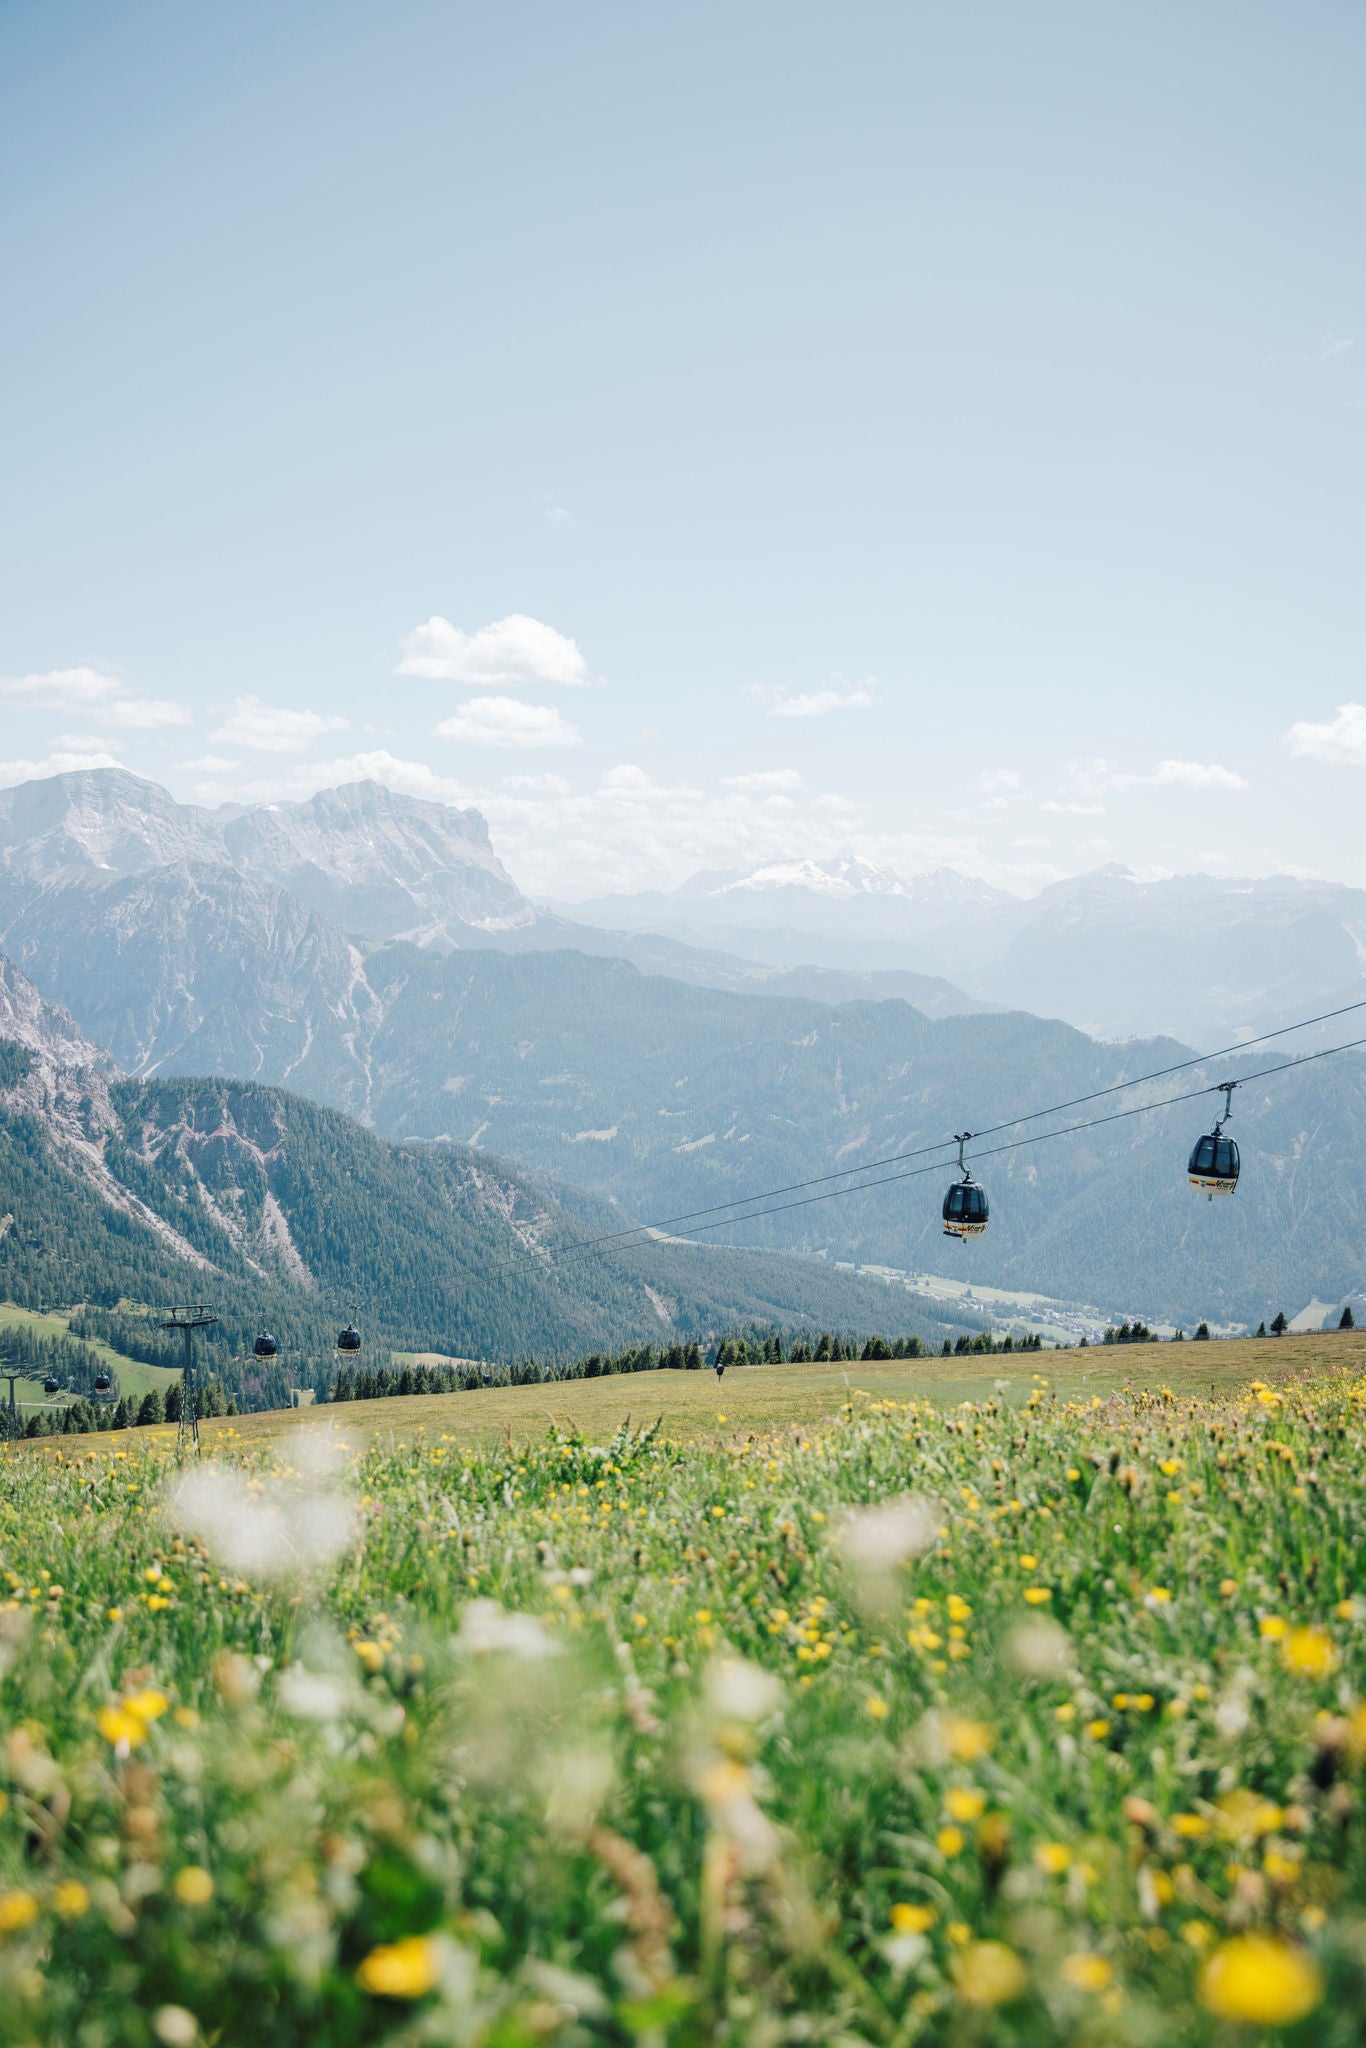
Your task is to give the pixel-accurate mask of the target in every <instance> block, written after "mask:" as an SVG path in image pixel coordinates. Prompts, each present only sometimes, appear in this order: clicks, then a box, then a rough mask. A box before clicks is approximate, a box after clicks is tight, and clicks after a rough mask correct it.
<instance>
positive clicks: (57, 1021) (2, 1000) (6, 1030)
mask: <svg viewBox="0 0 1366 2048" xmlns="http://www.w3.org/2000/svg"><path fill="white" fill-rule="evenodd" d="M0 1038H7V1039H9V1040H10V1042H11V1044H14V1045H22V1046H25V1047H27V1049H28V1050H29V1051H30V1052H32V1053H36V1054H37V1055H38V1056H39V1058H40V1059H42V1060H46V1061H47V1062H49V1063H50V1064H51V1065H52V1066H53V1067H92V1068H94V1069H95V1070H96V1071H97V1072H100V1073H112V1072H113V1071H114V1062H113V1060H112V1059H110V1057H109V1054H108V1053H107V1052H105V1051H104V1050H103V1048H102V1047H100V1046H97V1045H92V1044H91V1042H90V1040H89V1039H88V1038H87V1037H86V1035H85V1033H84V1032H83V1031H82V1030H81V1027H80V1025H79V1024H78V1023H77V1022H76V1019H75V1018H74V1017H73V1016H72V1015H71V1013H70V1011H68V1010H64V1009H62V1007H61V1005H60V1004H58V1003H48V1002H44V1000H43V998H42V997H41V996H40V995H39V993H38V991H37V989H36V988H35V987H34V986H33V983H32V982H31V981H30V980H29V979H28V976H27V975H25V974H21V973H20V972H19V969H18V968H17V967H16V966H15V964H14V962H13V961H12V960H7V959H6V958H5V956H4V954H3V953H0Z"/></svg>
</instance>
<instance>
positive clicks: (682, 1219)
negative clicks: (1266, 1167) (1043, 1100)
mask: <svg viewBox="0 0 1366 2048" xmlns="http://www.w3.org/2000/svg"><path fill="white" fill-rule="evenodd" d="M1363 1009H1366V998H1363V999H1362V1000H1361V1001H1359V1002H1355V1003H1344V1004H1343V1005H1342V1007H1341V1008H1340V1009H1337V1010H1324V1011H1323V1012H1322V1014H1321V1015H1319V1016H1317V1017H1304V1018H1301V1020H1300V1021H1299V1023H1298V1024H1282V1025H1281V1026H1279V1028H1278V1029H1277V1030H1275V1031H1262V1032H1259V1033H1258V1034H1257V1036H1256V1037H1255V1038H1245V1039H1243V1040H1241V1041H1240V1043H1239V1044H1237V1045H1225V1046H1220V1047H1219V1048H1218V1049H1217V1050H1216V1051H1214V1052H1203V1053H1197V1054H1195V1055H1194V1057H1193V1058H1191V1059H1188V1060H1177V1061H1176V1063H1175V1064H1174V1065H1173V1066H1170V1067H1158V1068H1156V1069H1155V1070H1154V1071H1153V1072H1152V1073H1150V1074H1135V1076H1134V1077H1133V1079H1132V1080H1131V1081H1114V1082H1112V1083H1111V1084H1110V1085H1109V1086H1108V1087H1106V1088H1095V1089H1092V1090H1091V1092H1090V1093H1089V1094H1087V1095H1074V1096H1072V1097H1071V1098H1070V1099H1069V1100H1068V1101H1066V1102H1055V1103H1053V1104H1052V1105H1051V1107H1049V1108H1048V1109H1031V1110H1029V1111H1028V1112H1027V1113H1026V1114H1025V1115H1024V1116H1016V1117H1007V1118H1006V1120H1005V1121H1004V1122H1003V1123H999V1124H989V1125H988V1126H987V1127H986V1128H985V1129H984V1130H981V1131H977V1132H975V1133H974V1134H973V1135H974V1136H976V1137H978V1138H992V1137H995V1136H996V1134H997V1133H998V1132H1000V1131H1013V1130H1016V1129H1018V1127H1019V1126H1020V1125H1021V1124H1028V1123H1036V1122H1037V1121H1038V1120H1039V1118H1040V1117H1045V1116H1061V1115H1062V1113H1063V1111H1064V1110H1068V1109H1080V1108H1081V1107H1082V1106H1083V1104H1084V1103H1087V1102H1099V1101H1101V1100H1102V1099H1103V1098H1104V1097H1105V1096H1107V1095H1123V1094H1125V1093H1126V1092H1127V1091H1128V1090H1129V1089H1130V1088H1141V1087H1143V1086H1144V1085H1145V1084H1146V1083H1147V1082H1149V1081H1163V1080H1166V1079H1167V1078H1168V1077H1169V1076H1170V1075H1172V1074H1184V1073H1187V1072H1189V1070H1190V1069H1191V1068H1192V1067H1203V1066H1208V1065H1209V1063H1210V1062H1211V1061H1212V1060H1221V1059H1226V1058H1229V1057H1231V1056H1232V1055H1233V1054H1234V1053H1240V1052H1246V1051H1247V1050H1248V1049H1249V1047H1251V1046H1254V1045H1265V1044H1267V1043H1268V1042H1269V1041H1270V1040H1271V1039H1273V1038H1285V1037H1287V1036H1288V1035H1289V1034H1290V1033H1291V1032H1292V1031H1308V1030H1309V1029H1310V1028H1311V1026H1313V1025H1315V1024H1327V1023H1329V1022H1331V1020H1332V1019H1333V1018H1334V1017H1346V1016H1348V1015H1349V1014H1350V1013H1351V1012H1352V1011H1354V1010H1363ZM1361 1042H1362V1041H1361V1040H1354V1041H1353V1043H1354V1044H1360V1043H1361ZM1329 1050H1330V1051H1333V1052H1347V1051H1350V1050H1351V1048H1350V1047H1349V1046H1333V1047H1330V1048H1329ZM1306 1057H1313V1058H1319V1057H1320V1055H1319V1054H1317V1053H1316V1054H1313V1055H1307V1056H1306ZM1289 1064H1290V1065H1291V1066H1295V1065H1298V1064H1299V1062H1298V1061H1294V1060H1292V1061H1290V1062H1289ZM1268 1071H1269V1072H1271V1073H1283V1072H1284V1071H1285V1069H1284V1068H1283V1067H1273V1068H1270V1069H1268ZM1246 1078H1247V1079H1248V1080H1257V1079H1258V1078H1259V1076H1257V1075H1255V1074H1250V1075H1248V1076H1247V1077H1246ZM1218 1085H1219V1084H1217V1083H1215V1084H1212V1085H1211V1087H1210V1088H1199V1089H1196V1091H1195V1093H1196V1094H1197V1095H1208V1094H1211V1093H1214V1092H1216V1091H1217V1088H1218ZM1169 1099H1170V1100H1172V1101H1176V1102H1188V1101H1190V1100H1191V1099H1192V1098H1191V1097H1190V1096H1173V1097H1171V1098H1169ZM1148 1106H1150V1107H1152V1108H1155V1109H1156V1108H1161V1107H1162V1105H1161V1104H1160V1103H1153V1104H1151V1105H1148ZM1078 1128H1080V1126H1078ZM956 1143H957V1139H956V1138H941V1139H939V1140H938V1141H937V1142H936V1143H935V1144H933V1145H917V1146H915V1147H914V1148H913V1149H912V1150H911V1151H909V1152H890V1153H888V1154H887V1156H886V1157H885V1158H883V1159H865V1160H864V1161H863V1162H862V1163H861V1164H860V1165H858V1166H845V1167H841V1168H840V1169H839V1170H838V1171H837V1172H834V1173H818V1174H814V1175H813V1176H812V1177H811V1179H810V1180H794V1181H789V1182H788V1183H787V1185H786V1186H785V1187H779V1188H764V1189H761V1190H760V1191H759V1193H758V1194H755V1195H733V1196H732V1197H731V1199H730V1201H728V1202H713V1203H712V1204H711V1205H710V1206H709V1207H707V1208H704V1209H686V1210H684V1211H683V1212H682V1213H681V1214H679V1215H676V1216H662V1217H660V1219H659V1220H658V1222H655V1223H633V1224H631V1225H629V1226H628V1227H626V1228H624V1229H622V1230H609V1231H606V1232H604V1233H602V1234H601V1235H600V1236H598V1237H592V1238H586V1239H584V1240H582V1241H581V1242H580V1243H578V1244H576V1245H574V1246H572V1247H571V1248H570V1249H569V1250H567V1251H566V1252H563V1253H561V1254H560V1255H559V1260H560V1262H561V1263H563V1262H564V1261H565V1260H567V1259H570V1258H574V1257H577V1256H578V1255H579V1254H580V1253H584V1252H590V1251H595V1250H596V1249H597V1248H598V1247H599V1246H605V1245H610V1244H614V1243H615V1242H616V1241H617V1239H619V1238H625V1237H636V1236H638V1235H639V1233H640V1232H641V1231H642V1230H644V1231H651V1230H668V1229H671V1228H672V1226H673V1225H674V1224H676V1223H693V1222H696V1221H698V1220H699V1219H700V1218H702V1217H705V1216H716V1215H719V1213H720V1212H721V1210H723V1209H744V1208H748V1207H749V1206H750V1205H751V1204H752V1203H755V1202H769V1201H773V1200H774V1199H775V1198H776V1197H777V1196H779V1195H793V1194H800V1193H803V1192H804V1191H805V1190H806V1189H807V1188H818V1187H824V1186H826V1185H827V1184H828V1183H829V1182H830V1181H833V1180H847V1179H849V1177H850V1175H852V1174H856V1173H875V1172H877V1171H878V1169H879V1168H880V1167H883V1166H899V1165H901V1164H902V1162H903V1161H905V1160H907V1159H924V1158H927V1157H928V1156H929V1154H930V1153H931V1152H945V1151H949V1150H951V1148H952V1146H954V1145H955V1144H956ZM978 1156H979V1157H986V1156H988V1155H985V1154H979V1155H978ZM952 1163H953V1161H952V1159H949V1160H944V1161H941V1162H940V1164H939V1166H938V1167H935V1168H933V1169H931V1170H932V1171H936V1172H937V1171H940V1170H942V1168H943V1166H946V1165H952ZM861 1185H867V1186H870V1187H881V1186H882V1185H883V1183H882V1182H881V1181H870V1182H867V1183H861ZM836 1193H843V1194H857V1193H858V1188H857V1187H852V1188H844V1189H837V1190H836ZM757 1213H758V1214H760V1215H763V1214H765V1213H767V1212H766V1211H763V1210H760V1211H758V1212H757ZM729 1220H730V1221H731V1222H732V1223H743V1222H745V1220H746V1219H745V1217H743V1216H732V1217H731V1218H730V1219H729ZM710 1227H711V1228H715V1227H716V1226H715V1225H712V1226H710Z"/></svg>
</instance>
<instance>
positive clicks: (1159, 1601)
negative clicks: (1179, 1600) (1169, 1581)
mask: <svg viewBox="0 0 1366 2048" xmlns="http://www.w3.org/2000/svg"><path fill="white" fill-rule="evenodd" d="M1171 1597H1172V1596H1171V1594H1170V1593H1169V1592H1168V1590H1167V1588H1166V1587H1165V1586H1154V1587H1153V1589H1152V1592H1151V1593H1149V1595H1148V1598H1149V1599H1150V1600H1151V1601H1152V1602H1153V1604H1154V1606H1156V1607H1165V1606H1166V1605H1167V1603H1168V1601H1169V1600H1170V1599H1171Z"/></svg>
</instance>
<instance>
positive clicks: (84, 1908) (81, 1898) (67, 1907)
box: [52, 1877, 90, 1920]
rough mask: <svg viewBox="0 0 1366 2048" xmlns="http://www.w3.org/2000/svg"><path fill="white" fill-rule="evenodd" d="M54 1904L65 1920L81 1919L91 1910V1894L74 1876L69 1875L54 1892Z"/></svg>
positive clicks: (55, 1909)
mask: <svg viewBox="0 0 1366 2048" xmlns="http://www.w3.org/2000/svg"><path fill="white" fill-rule="evenodd" d="M52 1904H53V1909H54V1911H56V1912H57V1913H58V1914H60V1916H61V1918H62V1919H63V1920H79V1919H80V1917H81V1915H82V1913H88V1912H89V1910H90V1894H89V1892H88V1891H87V1890H86V1888H85V1886H84V1885H83V1884H78V1883H77V1881H76V1879H75V1878H74V1877H68V1878H65V1879H63V1881H62V1883H61V1884H59V1885H58V1886H57V1888H56V1890H55V1891H54V1892H53V1894H52Z"/></svg>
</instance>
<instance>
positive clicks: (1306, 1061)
mask: <svg viewBox="0 0 1366 2048" xmlns="http://www.w3.org/2000/svg"><path fill="white" fill-rule="evenodd" d="M1352 1007H1353V1008H1354V1009H1355V1008H1358V1007H1360V1006H1359V1005H1357V1004H1353V1005H1352ZM1361 1046H1366V1037H1363V1038H1353V1039H1349V1040H1348V1042H1347V1043H1346V1044H1345V1045H1329V1046H1325V1047H1324V1048H1323V1050H1322V1051H1321V1052H1307V1053H1305V1054H1303V1055H1302V1057H1301V1058H1299V1059H1296V1060H1284V1061H1282V1063H1281V1065H1280V1066H1278V1067H1263V1068H1262V1069H1261V1071H1260V1072H1259V1073H1256V1074H1245V1075H1244V1076H1243V1077H1242V1080H1241V1082H1240V1083H1239V1084H1238V1085H1240V1086H1243V1087H1246V1086H1247V1085H1248V1084H1249V1083H1251V1082H1253V1081H1265V1080H1267V1079H1268V1078H1269V1077H1270V1076H1271V1075H1272V1074H1288V1073H1289V1072H1290V1071H1291V1069H1292V1068H1294V1067H1307V1066H1309V1065H1311V1064H1312V1063H1313V1061H1315V1060H1326V1059H1331V1057H1332V1056H1333V1054H1334V1053H1339V1052H1354V1051H1356V1050H1357V1049H1358V1048H1360V1047H1361ZM1212 1057H1215V1058H1217V1057H1218V1055H1217V1054H1215V1055H1212ZM1191 1064H1194V1063H1193V1062H1192V1063H1191ZM1129 1085H1130V1086H1134V1085H1136V1084H1134V1083H1130V1084H1129ZM1221 1085H1222V1084H1215V1088H1214V1089H1211V1088H1190V1089H1188V1090H1187V1091H1186V1093H1185V1094H1184V1095H1168V1096H1165V1097H1164V1098H1163V1100H1162V1101H1161V1102H1139V1103H1136V1104H1135V1105H1134V1107H1133V1108H1132V1109H1115V1110H1111V1111H1110V1113H1109V1114H1108V1115H1107V1116H1093V1117H1086V1118H1084V1119H1083V1120H1082V1122H1081V1123H1077V1124H1063V1125H1062V1126H1061V1127H1060V1128H1059V1129H1058V1130H1056V1131H1035V1132H1034V1133H1033V1134H1032V1135H1031V1136H1030V1137H1028V1138H1012V1139H1011V1140H1010V1141H1009V1142H1008V1143H1007V1144H1004V1145H991V1146H988V1148H987V1149H986V1151H984V1152H975V1153H974V1154H973V1158H974V1159H995V1158H998V1157H999V1156H1000V1154H1001V1153H1003V1152H1019V1151H1021V1150H1023V1149H1024V1147H1026V1146H1028V1145H1041V1144H1043V1143H1044V1141H1045V1140H1046V1139H1048V1138H1070V1137H1074V1136H1075V1135H1076V1134H1077V1132H1079V1131H1094V1130H1097V1129H1099V1128H1100V1127H1101V1126H1102V1125H1104V1124H1117V1123H1123V1122H1124V1121H1125V1119H1126V1118H1128V1117H1131V1116H1148V1115H1150V1114H1151V1112H1152V1111H1153V1110H1155V1109H1172V1108H1174V1107H1175V1106H1176V1105H1177V1104H1178V1103H1182V1102H1197V1101H1199V1099H1200V1097H1201V1096H1202V1095H1209V1094H1211V1093H1212V1092H1217V1089H1218V1087H1219V1086H1221ZM1035 1114H1036V1115H1046V1114H1047V1112H1046V1111H1036V1112H1035ZM1017 1121H1018V1122H1020V1123H1023V1122H1024V1121H1025V1119H1024V1118H1023V1117H1020V1118H1018V1119H1017ZM995 1128H996V1129H997V1130H1009V1129H1010V1128H1011V1126H1010V1125H1009V1124H998V1125H996V1127H995ZM980 1135H982V1136H984V1137H986V1136H989V1135H991V1134H990V1133H988V1132H982V1133H981V1134H980ZM906 1156H908V1157H913V1156H914V1155H913V1154H908V1155H906ZM885 1163H890V1162H885ZM948 1163H949V1164H950V1165H951V1164H952V1163H953V1162H952V1161H950V1162H948ZM944 1165H945V1162H944V1161H942V1160H934V1161H932V1162H931V1163H930V1164H929V1165H928V1166H913V1167H908V1168H907V1170H906V1171H905V1172H904V1173H888V1174H884V1175H883V1176H882V1177H881V1179H879V1180H870V1181H860V1182H859V1184H858V1186H857V1187H852V1188H827V1189H825V1191H824V1192H823V1193H821V1194H816V1195H803V1196H802V1197H801V1199H800V1200H799V1201H796V1202H777V1203H774V1204H773V1205H772V1207H770V1208H767V1209H756V1210H754V1211H753V1212H752V1213H751V1214H750V1215H749V1216H726V1217H722V1218H721V1219H720V1220H719V1221H718V1222H715V1223H699V1224H697V1225H696V1227H695V1228H694V1229H693V1230H692V1231H690V1232H689V1235H690V1236H700V1235H701V1233H702V1232H703V1231H708V1230H727V1229H729V1228H730V1227H731V1225H732V1224H738V1223H751V1222H756V1221H758V1219H759V1218H761V1217H764V1216H780V1215H782V1214H784V1212H785V1211H787V1210H789V1209H807V1208H810V1207H811V1206H812V1205H813V1204H814V1203H816V1202H833V1201H836V1200H837V1199H838V1198H839V1197H840V1196H842V1195H858V1194H862V1193H863V1192H864V1191H865V1189H868V1188H885V1187H890V1186H891V1185H892V1184H893V1183H894V1182H896V1181H903V1180H919V1179H920V1178H921V1177H922V1176H923V1175H924V1174H927V1173H942V1172H943V1170H944ZM851 1171H852V1169H851ZM808 1185H810V1183H808ZM960 1185H961V1183H960ZM780 1192H785V1191H784V1190H775V1193H780ZM753 1199H754V1200H756V1201H758V1200H759V1199H761V1198H760V1197H759V1196H755V1197H753ZM664 1227H665V1226H664V1225H663V1224H659V1223H640V1224H637V1226H636V1228H637V1230H638V1231H644V1232H646V1233H647V1234H646V1235H645V1236H644V1237H643V1238H641V1239H639V1240H638V1242H636V1243H634V1244H620V1243H618V1244H609V1243H608V1242H607V1241H606V1240H604V1239H602V1238H594V1239H591V1240H590V1241H589V1242H588V1243H587V1244H585V1245H576V1246H574V1247H573V1248H572V1249H571V1251H570V1253H568V1254H567V1255H566V1256H569V1257H572V1256H573V1255H574V1254H575V1253H577V1252H580V1251H603V1252H609V1251H614V1250H615V1251H627V1252H630V1251H642V1250H644V1249H645V1247H646V1246H647V1245H649V1244H652V1243H656V1242H658V1239H657V1238H655V1237H653V1236H652V1235H650V1234H649V1233H652V1232H656V1231H660V1230H662V1229H663V1228H664ZM626 1234H627V1233H625V1232H617V1233H616V1235H617V1236H618V1237H622V1236H625V1235H626ZM732 1249H734V1250H736V1251H745V1250H753V1249H755V1247H753V1246H745V1245H736V1246H734V1247H732Z"/></svg>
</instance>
